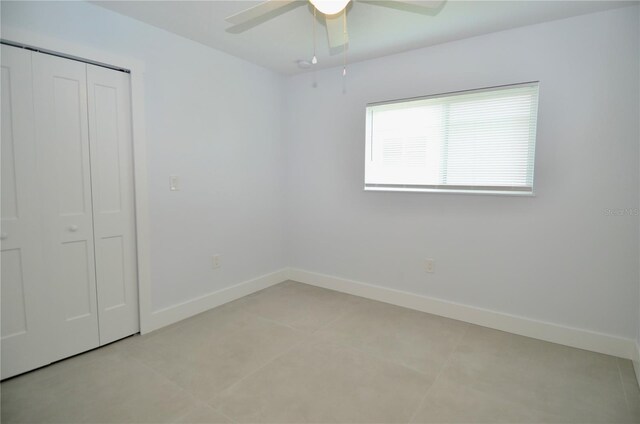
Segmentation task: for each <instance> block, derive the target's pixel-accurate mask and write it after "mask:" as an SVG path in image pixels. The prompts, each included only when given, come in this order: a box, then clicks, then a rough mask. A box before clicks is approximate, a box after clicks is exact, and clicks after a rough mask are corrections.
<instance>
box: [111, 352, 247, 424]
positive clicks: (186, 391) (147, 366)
mask: <svg viewBox="0 0 640 424" xmlns="http://www.w3.org/2000/svg"><path fill="white" fill-rule="evenodd" d="M118 355H119V356H122V357H121V359H123V360H125V361H127V360H132V361H134V362H136V363H138V364H139V365H142V366H143V367H144V368H146V369H148V370H150V371H151V372H153V373H154V374H156V375H158V376H160V377H161V378H162V379H163V380H165V381H167V382H169V383H170V384H171V385H173V386H175V387H176V388H177V389H178V390H179V391H182V392H184V393H185V394H186V395H187V397H188V398H189V399H190V400H192V401H195V403H200V404H204V405H207V406H209V407H210V408H211V409H213V410H214V411H215V412H217V413H219V414H220V415H222V416H224V417H225V418H227V419H228V420H229V421H231V423H232V424H233V423H235V421H234V420H232V419H231V418H230V417H228V416H226V415H225V414H223V413H222V412H221V411H218V409H217V408H215V407H214V406H213V405H209V404H208V403H207V402H205V401H204V400H202V399H200V398H198V397H197V396H195V395H194V394H193V393H191V391H189V390H188V389H186V388H185V387H182V385H180V384H178V383H177V382H175V381H173V380H172V379H171V378H169V377H168V376H166V375H164V374H162V373H161V372H160V371H158V370H156V369H154V368H153V367H151V366H149V365H147V364H145V363H144V361H142V360H140V359H138V358H136V357H135V356H133V355H123V354H122V353H120V352H119V353H118ZM190 412H191V410H188V411H187V412H185V413H184V414H181V415H179V416H178V417H176V419H175V420H174V421H177V420H180V419H182V418H184V417H186V416H187V415H188V414H189V413H190Z"/></svg>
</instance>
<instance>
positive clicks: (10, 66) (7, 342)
mask: <svg viewBox="0 0 640 424" xmlns="http://www.w3.org/2000/svg"><path fill="white" fill-rule="evenodd" d="M1 50H2V58H1V61H0V62H1V63H2V87H1V90H2V91H1V93H2V95H1V96H0V98H1V100H2V103H1V106H0V110H1V115H2V116H1V119H2V121H1V122H2V125H1V127H2V138H1V140H2V151H1V158H2V163H1V165H0V166H1V170H2V199H1V200H2V202H1V203H2V207H1V209H2V224H1V226H0V227H1V228H0V233H1V234H0V239H2V240H1V241H0V244H1V246H2V254H1V255H2V256H1V264H0V267H1V268H2V277H1V278H2V290H1V294H0V296H1V298H2V305H1V308H2V317H1V320H2V378H7V377H11V376H13V375H16V374H19V373H22V372H25V371H28V370H30V369H33V368H36V367H39V366H42V365H44V364H46V363H48V357H47V355H48V345H49V343H48V340H47V337H48V331H47V323H48V320H47V313H48V309H49V305H48V304H47V299H48V297H49V296H48V286H47V283H46V281H45V279H44V272H43V269H42V265H41V264H42V258H43V255H42V249H41V243H40V231H41V228H42V227H41V223H40V190H39V187H40V186H39V185H40V181H39V179H38V168H37V165H36V155H37V152H36V146H35V134H34V129H33V120H34V119H33V92H32V88H31V87H32V86H31V52H29V51H27V50H23V49H18V48H16V47H9V46H2V49H1Z"/></svg>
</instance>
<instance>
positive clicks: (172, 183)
mask: <svg viewBox="0 0 640 424" xmlns="http://www.w3.org/2000/svg"><path fill="white" fill-rule="evenodd" d="M169 190H171V191H178V190H180V177H178V176H177V175H169Z"/></svg>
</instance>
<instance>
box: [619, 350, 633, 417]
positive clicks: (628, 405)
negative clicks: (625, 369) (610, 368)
mask: <svg viewBox="0 0 640 424" xmlns="http://www.w3.org/2000/svg"><path fill="white" fill-rule="evenodd" d="M616 367H617V368H618V377H619V378H620V385H622V394H623V395H624V402H625V403H626V404H627V411H629V414H631V413H632V410H631V403H630V402H629V395H627V388H626V387H625V384H624V379H623V378H622V370H621V369H620V358H616Z"/></svg>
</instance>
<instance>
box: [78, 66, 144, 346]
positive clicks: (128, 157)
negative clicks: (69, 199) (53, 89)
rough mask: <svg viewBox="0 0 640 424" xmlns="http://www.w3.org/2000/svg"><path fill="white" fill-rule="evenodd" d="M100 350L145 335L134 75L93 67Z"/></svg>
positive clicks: (89, 68)
mask: <svg viewBox="0 0 640 424" xmlns="http://www.w3.org/2000/svg"><path fill="white" fill-rule="evenodd" d="M87 87H88V96H89V140H90V145H91V185H92V188H93V216H94V237H95V247H96V278H97V287H98V315H99V325H100V344H105V343H110V342H112V341H114V340H118V339H121V338H123V337H126V336H129V335H131V334H134V333H137V332H138V330H139V322H138V285H137V266H136V246H135V236H134V235H135V220H134V193H133V151H132V144H131V141H132V139H131V100H130V94H129V74H127V73H124V72H118V71H114V70H111V69H105V68H102V67H98V66H93V65H87Z"/></svg>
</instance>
